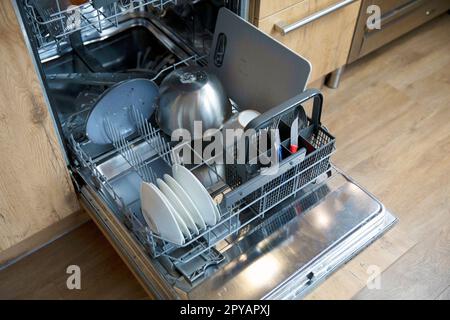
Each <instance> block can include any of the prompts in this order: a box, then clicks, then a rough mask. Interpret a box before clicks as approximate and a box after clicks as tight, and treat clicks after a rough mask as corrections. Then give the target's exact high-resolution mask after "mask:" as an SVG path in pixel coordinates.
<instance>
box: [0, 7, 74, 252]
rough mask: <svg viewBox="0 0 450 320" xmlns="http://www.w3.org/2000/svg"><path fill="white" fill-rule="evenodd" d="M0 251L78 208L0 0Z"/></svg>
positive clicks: (26, 58) (15, 27)
mask: <svg viewBox="0 0 450 320" xmlns="http://www.w3.org/2000/svg"><path fill="white" fill-rule="evenodd" d="M0 34H1V37H0V61H1V63H0V74H1V78H0V150H1V152H0V251H3V250H5V249H7V248H9V247H11V246H13V245H15V244H17V243H19V242H21V241H22V240H24V239H26V238H28V237H30V236H31V235H33V234H35V233H37V232H39V231H40V230H43V229H45V228H46V227H48V226H50V225H52V224H53V223H55V222H57V221H59V220H61V219H63V218H64V217H67V216H68V215H70V214H71V213H73V212H76V211H78V210H79V206H78V201H77V197H76V194H75V192H74V189H73V185H72V182H71V179H70V176H69V173H68V170H67V168H66V163H65V160H64V157H63V154H62V150H61V146H60V144H59V142H58V138H57V135H56V132H55V129H54V125H53V121H52V118H51V115H50V113H49V111H48V108H47V105H46V101H45V99H44V97H43V95H42V88H41V86H40V82H39V80H38V76H37V74H36V71H35V68H34V66H33V63H32V60H31V57H30V55H29V53H28V50H27V47H26V45H25V43H24V40H23V37H22V32H21V30H20V27H19V24H18V22H17V18H16V15H15V13H14V9H13V6H12V3H11V1H10V0H5V1H1V2H0Z"/></svg>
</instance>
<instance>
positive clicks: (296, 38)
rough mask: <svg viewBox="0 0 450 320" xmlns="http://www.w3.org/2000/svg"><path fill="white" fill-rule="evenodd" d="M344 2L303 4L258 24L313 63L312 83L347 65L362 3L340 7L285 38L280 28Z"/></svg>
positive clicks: (311, 0)
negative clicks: (278, 26)
mask: <svg viewBox="0 0 450 320" xmlns="http://www.w3.org/2000/svg"><path fill="white" fill-rule="evenodd" d="M344 2H345V1H344ZM341 3H343V1H342V0H341V1H336V0H320V1H319V0H307V1H302V2H300V3H298V4H296V5H294V6H291V7H289V8H287V9H285V10H283V11H280V12H279V13H276V14H274V15H271V16H270V17H267V18H265V19H262V20H256V25H257V26H258V27H259V28H260V29H261V30H262V31H264V32H265V33H267V34H269V35H271V36H272V37H274V38H275V39H277V40H278V41H280V42H282V43H283V44H285V45H286V46H288V47H289V48H291V49H292V50H294V51H295V52H297V53H298V54H300V55H302V56H303V57H305V58H306V59H308V60H309V61H310V62H311V64H312V74H311V78H310V82H311V81H315V80H317V79H319V78H321V77H322V76H324V75H326V74H327V73H329V72H332V71H334V70H335V69H337V68H339V67H341V66H343V65H344V64H346V62H347V57H348V53H349V50H350V45H351V42H352V38H353V33H354V30H355V26H356V20H357V17H358V13H359V8H360V5H361V1H354V2H351V3H349V4H347V5H345V6H342V7H338V8H336V9H335V10H333V11H332V12H331V13H328V14H326V15H324V16H321V17H320V18H318V19H315V20H312V21H310V22H308V23H307V24H305V25H303V26H301V27H299V28H297V29H295V30H293V31H291V32H289V33H287V34H284V35H283V33H282V32H280V31H279V29H278V28H277V27H276V25H289V24H293V23H295V22H298V21H300V20H303V19H305V18H308V17H311V15H314V14H316V13H318V12H320V11H322V10H324V9H327V8H330V7H332V6H334V5H339V4H341Z"/></svg>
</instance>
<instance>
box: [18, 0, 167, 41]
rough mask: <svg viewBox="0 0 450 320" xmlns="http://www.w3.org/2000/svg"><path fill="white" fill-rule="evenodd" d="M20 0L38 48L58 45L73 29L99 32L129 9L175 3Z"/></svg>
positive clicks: (163, 0) (157, 0) (162, 0)
mask: <svg viewBox="0 0 450 320" xmlns="http://www.w3.org/2000/svg"><path fill="white" fill-rule="evenodd" d="M23 1H24V4H25V5H24V8H25V14H26V17H27V18H28V21H29V22H30V25H31V29H32V32H33V34H34V35H35V37H36V41H37V46H38V49H40V48H43V47H45V46H47V45H50V44H52V45H53V44H55V42H56V44H57V45H58V46H59V44H60V42H61V41H63V40H68V37H69V36H70V35H71V34H73V33H75V32H77V31H94V32H98V33H101V32H102V31H103V30H105V29H108V28H111V27H117V26H118V25H119V22H120V18H121V17H122V16H124V15H126V14H130V13H132V12H136V11H140V10H145V9H146V8H149V7H151V8H155V9H157V10H160V11H161V10H163V9H164V8H165V7H166V6H167V5H169V4H176V0H89V1H86V2H85V3H83V4H81V5H72V4H71V1H70V0H23Z"/></svg>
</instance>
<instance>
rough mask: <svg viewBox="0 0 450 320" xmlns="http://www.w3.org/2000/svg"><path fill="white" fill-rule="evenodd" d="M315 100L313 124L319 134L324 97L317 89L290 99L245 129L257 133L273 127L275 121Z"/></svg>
mask: <svg viewBox="0 0 450 320" xmlns="http://www.w3.org/2000/svg"><path fill="white" fill-rule="evenodd" d="M310 99H314V104H313V111H312V118H311V119H312V123H313V125H314V132H315V133H317V131H318V130H319V127H320V125H321V122H320V121H321V120H320V119H321V117H322V106H323V95H322V93H321V92H320V91H319V90H317V89H307V90H305V91H303V92H302V93H301V94H299V95H297V96H295V97H293V98H291V99H289V100H288V101H286V102H284V103H282V104H280V105H279V106H277V107H275V108H272V109H270V110H269V111H267V112H265V113H263V114H262V115H260V116H258V117H256V118H255V119H253V120H252V121H250V123H249V124H248V125H247V126H246V127H245V130H247V129H254V130H256V131H258V130H261V129H264V128H267V127H269V126H270V125H271V123H272V122H273V120H274V119H277V118H279V117H281V116H282V115H283V114H286V113H288V112H290V111H292V110H294V109H295V108H297V107H299V106H301V105H302V104H303V103H305V102H306V101H308V100H310Z"/></svg>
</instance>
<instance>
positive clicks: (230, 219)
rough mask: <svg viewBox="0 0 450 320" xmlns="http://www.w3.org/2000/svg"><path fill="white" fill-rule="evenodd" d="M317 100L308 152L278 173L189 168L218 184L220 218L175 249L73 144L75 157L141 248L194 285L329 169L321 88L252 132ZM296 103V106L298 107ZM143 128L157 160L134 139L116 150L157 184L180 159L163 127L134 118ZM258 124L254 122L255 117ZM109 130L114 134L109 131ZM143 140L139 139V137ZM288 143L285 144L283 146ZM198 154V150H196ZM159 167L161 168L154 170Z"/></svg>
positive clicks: (268, 116) (330, 141) (303, 134)
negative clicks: (245, 175) (224, 249)
mask: <svg viewBox="0 0 450 320" xmlns="http://www.w3.org/2000/svg"><path fill="white" fill-rule="evenodd" d="M310 99H314V108H313V114H312V117H311V118H308V126H307V127H306V128H304V129H303V130H301V131H300V141H302V143H303V146H304V147H305V148H306V149H307V153H306V155H305V154H304V153H300V152H299V153H295V154H291V155H289V156H287V157H286V158H284V159H283V161H281V162H280V163H279V168H278V170H277V171H276V172H275V173H274V174H272V175H261V174H258V173H257V174H255V175H254V176H253V177H251V178H249V179H247V180H245V179H242V177H240V176H239V175H238V174H237V172H236V171H237V168H236V166H235V165H232V164H231V165H225V170H224V171H225V174H224V173H223V172H221V170H218V166H217V165H214V164H213V163H211V161H210V159H206V160H205V159H203V160H202V161H201V164H198V165H192V166H187V167H188V169H189V170H191V171H192V172H193V173H194V174H195V173H196V172H197V171H199V170H203V171H205V170H206V172H208V174H209V175H210V176H212V178H211V180H214V181H215V182H216V183H215V185H216V186H219V187H215V188H214V189H213V190H211V189H209V190H211V192H210V193H211V196H212V197H213V198H221V201H220V203H219V205H218V207H219V211H220V216H221V219H220V221H219V222H218V223H217V224H216V225H214V226H209V227H207V228H206V229H204V230H201V231H200V233H199V235H197V236H195V237H194V238H192V239H190V240H187V239H186V243H185V244H184V245H182V246H179V245H175V244H173V243H170V242H168V241H166V240H165V239H163V238H161V237H160V236H159V235H157V234H155V233H153V232H152V231H151V230H150V228H148V226H147V225H146V223H145V220H144V219H143V216H142V213H141V209H140V201H134V202H133V203H125V201H123V199H121V198H120V196H118V195H117V193H116V191H115V190H114V187H113V186H112V184H111V181H108V179H107V178H105V176H104V175H103V174H102V173H100V171H99V170H98V167H97V165H96V164H95V162H94V161H93V160H92V159H90V158H89V157H88V156H87V155H86V154H85V153H84V152H83V151H82V149H81V148H80V146H79V144H77V143H76V142H73V146H74V148H75V151H76V154H77V155H78V158H79V160H80V161H81V163H82V165H83V166H85V167H89V168H90V170H91V171H92V172H93V173H94V176H95V177H96V178H97V181H98V184H99V185H100V186H101V188H102V189H103V191H104V192H103V193H104V194H106V195H108V196H109V198H110V199H111V200H112V201H113V202H114V203H116V204H117V205H118V207H119V208H120V211H121V212H122V213H123V214H122V216H123V217H124V219H125V221H124V223H125V224H126V225H127V226H128V227H129V229H131V231H132V232H133V233H134V235H135V236H136V237H137V239H138V240H139V241H140V242H141V244H142V245H143V246H144V247H145V248H146V249H147V251H148V252H149V254H150V255H151V256H152V257H154V258H158V257H166V258H168V259H169V260H170V262H171V263H173V264H174V265H175V267H177V268H178V270H180V271H181V272H182V273H183V274H184V275H185V276H186V278H187V279H188V280H190V281H193V280H195V279H197V278H198V277H199V276H201V274H202V272H204V270H205V269H206V267H207V266H209V265H211V264H217V263H220V262H221V261H222V260H223V259H224V257H223V256H222V255H221V253H220V252H219V250H218V249H217V246H218V244H219V243H222V244H223V242H225V246H226V245H227V244H228V245H230V244H232V242H233V241H235V240H236V239H238V238H242V237H243V236H244V235H245V234H248V233H249V232H252V229H255V228H257V226H258V225H260V224H261V222H263V221H262V219H264V217H265V215H266V213H268V212H269V211H270V210H271V209H273V208H274V207H275V206H277V205H278V204H281V203H282V202H283V201H286V200H287V199H289V198H290V197H292V196H294V195H295V194H297V193H298V192H299V191H300V190H302V189H303V188H304V187H306V186H307V185H309V184H311V183H313V182H314V181H315V180H316V179H317V178H318V177H319V176H320V175H321V174H324V173H325V172H327V171H328V170H329V168H330V156H331V154H332V153H333V151H334V148H335V146H334V142H335V139H334V137H333V136H332V135H331V134H329V133H328V131H327V130H326V129H325V128H324V127H323V126H322V125H321V124H320V115H321V110H322V101H323V98H322V95H321V93H320V92H319V91H317V90H307V91H305V92H304V93H302V94H301V95H299V96H298V97H295V98H294V99H293V100H292V101H288V102H287V103H286V104H283V105H281V106H279V107H277V108H274V109H272V110H271V111H269V112H267V113H265V114H263V115H261V116H259V117H258V118H257V121H255V122H253V123H250V126H252V125H253V127H254V128H257V129H258V130H259V129H263V128H267V127H270V126H271V125H272V124H273V123H274V121H276V122H277V123H279V122H280V121H279V119H282V118H283V119H284V118H286V116H289V115H291V114H292V112H294V111H295V109H296V108H299V107H301V104H302V103H304V102H306V101H307V100H310ZM294 102H295V103H294ZM135 116H136V120H137V123H138V124H139V125H138V127H139V133H140V141H141V143H147V144H148V145H149V147H151V148H153V149H155V150H156V151H157V154H156V156H154V157H152V158H149V159H146V158H144V157H142V156H141V155H139V154H136V152H135V149H136V141H137V140H136V139H134V140H133V142H129V141H126V140H125V139H123V138H121V139H117V142H116V143H115V144H114V147H115V148H116V150H117V152H119V153H120V154H121V155H122V156H123V158H125V159H126V160H127V162H128V163H129V165H130V167H131V168H132V169H133V170H135V171H136V173H137V174H138V175H139V177H140V178H141V179H142V181H148V182H155V179H156V178H160V177H161V176H162V175H163V173H164V172H170V168H171V166H172V165H173V164H174V163H179V162H180V161H179V159H178V158H177V157H175V156H174V152H173V151H174V150H173V146H171V144H170V143H169V142H167V141H166V140H165V139H166V138H165V137H164V135H163V134H162V133H161V131H160V130H159V129H155V128H153V127H152V126H151V125H150V124H149V123H148V122H147V121H146V120H144V119H143V118H142V117H141V116H140V115H135ZM255 120H256V119H255ZM109 130H114V128H112V127H110V128H109ZM138 140H139V139H138ZM286 143H289V141H287V140H286V141H284V142H283V144H286ZM193 152H195V151H193ZM156 163H158V168H155V167H154V166H155V165H156Z"/></svg>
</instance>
